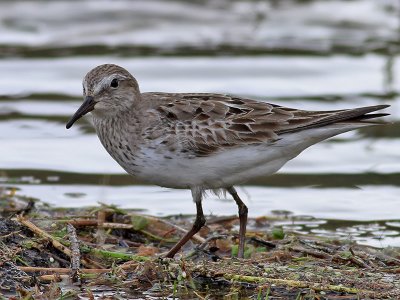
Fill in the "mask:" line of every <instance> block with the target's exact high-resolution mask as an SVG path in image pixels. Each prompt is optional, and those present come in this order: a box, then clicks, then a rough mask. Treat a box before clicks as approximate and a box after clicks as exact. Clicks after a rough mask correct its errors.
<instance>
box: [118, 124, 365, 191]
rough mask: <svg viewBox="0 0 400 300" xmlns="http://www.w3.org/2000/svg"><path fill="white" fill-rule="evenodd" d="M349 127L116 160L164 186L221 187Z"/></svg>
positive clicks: (267, 170)
mask: <svg viewBox="0 0 400 300" xmlns="http://www.w3.org/2000/svg"><path fill="white" fill-rule="evenodd" d="M357 127H359V126H357ZM352 129H355V126H354V125H348V126H345V125H343V124H340V125H332V126H330V127H327V126H326V127H323V128H316V129H310V130H305V131H301V132H296V133H293V134H285V135H282V136H281V139H280V140H278V141H276V142H274V143H272V144H262V145H256V146H241V147H236V148H227V149H225V150H222V151H220V152H219V153H216V154H212V155H210V156H206V157H194V158H188V157H187V156H185V155H183V154H182V153H170V152H167V153H166V152H163V151H160V149H159V148H156V149H150V148H144V147H142V148H141V151H139V154H137V156H136V159H135V161H136V163H137V164H138V165H139V166H133V167H127V166H126V164H125V166H124V165H123V164H121V163H120V162H119V163H120V164H121V166H122V167H124V168H125V170H126V171H127V172H128V173H130V174H132V175H135V176H137V177H138V178H140V179H142V180H144V181H147V182H150V183H153V184H156V185H160V186H164V187H170V188H190V187H202V188H205V189H216V188H224V187H229V186H233V185H235V184H238V183H243V182H245V181H247V180H249V179H252V178H255V177H259V176H265V175H271V174H273V173H275V172H277V171H278V170H279V169H280V168H281V167H282V166H283V165H284V164H285V163H286V162H288V161H289V160H291V159H292V158H294V157H296V156H297V155H299V154H300V153H301V152H302V151H303V150H304V149H306V148H308V147H309V146H311V145H313V144H315V143H317V142H319V141H322V140H324V139H326V138H329V137H331V136H334V135H337V134H339V133H343V132H346V131H349V130H352ZM116 160H117V161H118V159H116Z"/></svg>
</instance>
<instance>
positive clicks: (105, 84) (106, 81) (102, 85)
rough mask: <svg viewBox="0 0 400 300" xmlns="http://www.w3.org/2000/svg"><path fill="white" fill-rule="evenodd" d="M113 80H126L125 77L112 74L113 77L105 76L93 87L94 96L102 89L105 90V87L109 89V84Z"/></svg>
mask: <svg viewBox="0 0 400 300" xmlns="http://www.w3.org/2000/svg"><path fill="white" fill-rule="evenodd" d="M114 78H117V79H126V77H125V76H122V75H115V74H113V75H109V76H106V77H104V78H103V79H102V80H100V81H99V82H98V83H97V84H96V86H95V88H94V91H93V92H94V94H95V95H96V94H98V93H100V92H101V91H102V90H103V89H106V88H107V87H109V86H110V84H111V81H112V80H113V79H114Z"/></svg>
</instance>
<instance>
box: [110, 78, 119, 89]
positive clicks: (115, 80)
mask: <svg viewBox="0 0 400 300" xmlns="http://www.w3.org/2000/svg"><path fill="white" fill-rule="evenodd" d="M111 87H113V88H117V87H118V79H117V78H114V79H113V80H112V81H111Z"/></svg>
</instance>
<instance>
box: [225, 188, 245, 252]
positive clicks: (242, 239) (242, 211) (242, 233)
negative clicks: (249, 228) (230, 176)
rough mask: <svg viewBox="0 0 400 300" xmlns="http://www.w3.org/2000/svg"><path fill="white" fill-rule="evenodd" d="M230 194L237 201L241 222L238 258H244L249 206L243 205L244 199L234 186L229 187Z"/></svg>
mask: <svg viewBox="0 0 400 300" xmlns="http://www.w3.org/2000/svg"><path fill="white" fill-rule="evenodd" d="M226 190H227V191H228V192H229V194H231V195H232V197H233V199H234V200H235V202H236V204H237V206H238V209H239V222H240V228H239V251H238V257H239V258H243V257H244V243H245V238H246V225H247V212H248V209H247V206H246V204H244V203H243V201H242V199H240V198H239V195H238V194H237V192H236V190H235V188H234V187H233V186H231V187H229V188H227V189H226Z"/></svg>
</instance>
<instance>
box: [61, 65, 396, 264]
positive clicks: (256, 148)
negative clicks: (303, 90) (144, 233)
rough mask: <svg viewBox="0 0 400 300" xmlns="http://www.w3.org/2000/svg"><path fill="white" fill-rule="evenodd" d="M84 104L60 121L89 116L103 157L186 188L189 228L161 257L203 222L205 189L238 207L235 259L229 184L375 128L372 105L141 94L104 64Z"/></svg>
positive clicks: (86, 84) (90, 77)
mask: <svg viewBox="0 0 400 300" xmlns="http://www.w3.org/2000/svg"><path fill="white" fill-rule="evenodd" d="M83 96H84V102H83V104H82V105H81V106H80V107H79V108H78V110H77V111H76V113H75V114H74V115H73V117H72V118H71V120H70V121H69V122H68V123H67V126H66V127H67V128H70V127H71V126H72V125H73V124H74V122H75V121H77V120H78V119H79V118H81V117H82V116H83V115H85V114H87V113H89V112H91V114H92V116H93V124H94V127H95V129H96V133H97V135H98V137H99V139H100V141H101V143H102V144H103V146H104V148H105V149H106V150H107V151H108V153H109V154H110V155H111V156H112V157H113V158H114V159H115V160H116V161H117V162H118V163H119V164H120V165H121V166H122V168H124V169H125V170H126V172H128V173H129V174H131V175H134V176H137V177H138V178H140V179H142V180H145V181H147V182H150V183H153V184H156V185H159V186H163V187H169V188H179V189H190V190H191V192H192V197H193V200H194V202H195V204H196V209H197V214H196V219H195V222H194V224H193V227H192V228H191V230H189V231H188V232H187V234H186V235H185V236H184V237H183V238H182V239H181V240H180V241H179V242H178V243H177V244H176V245H175V246H174V247H173V248H172V249H171V250H170V251H169V252H168V254H167V257H173V256H174V255H175V254H176V253H177V252H178V251H179V250H180V248H181V247H182V246H183V245H184V244H185V243H186V242H187V241H188V240H189V239H190V238H191V237H192V236H193V235H194V234H196V233H197V232H198V231H199V230H200V229H201V228H202V227H203V226H204V224H205V222H206V220H205V218H204V215H203V209H202V204H201V201H202V198H203V195H204V192H205V191H207V190H212V191H215V192H218V191H221V190H222V191H227V192H228V193H229V194H230V195H232V197H233V199H234V201H235V202H236V204H237V205H238V209H239V220H240V227H239V251H238V257H240V258H243V254H244V245H245V234H246V223H247V211H248V210H247V206H246V205H245V204H244V203H243V201H242V200H241V199H240V197H239V196H238V194H237V192H236V190H235V188H234V185H236V184H239V183H243V182H245V181H246V180H249V179H251V178H254V177H258V176H262V175H270V174H273V173H275V172H277V171H278V170H279V169H280V168H281V167H282V166H283V165H284V164H285V163H286V162H288V161H289V160H291V159H292V158H294V157H296V156H297V155H299V154H300V153H301V152H302V151H303V150H304V149H306V148H308V147H309V146H311V145H313V144H315V143H318V142H320V141H322V140H325V139H327V138H329V137H332V136H335V135H337V134H340V133H343V132H346V131H350V130H354V129H357V128H360V127H364V126H370V125H374V124H377V123H376V122H372V121H371V119H374V118H378V117H382V116H386V115H387V114H385V113H375V114H371V112H374V111H378V110H381V109H384V108H386V107H388V106H389V105H376V106H368V107H359V108H354V109H342V110H334V111H306V110H299V109H293V108H287V107H283V106H279V105H276V104H271V103H266V102H260V101H256V100H252V99H245V98H240V97H234V96H228V95H222V94H211V93H158V92H157V93H141V92H140V90H139V86H138V83H137V81H136V79H135V78H134V77H133V76H132V75H131V74H130V73H129V72H128V71H127V70H125V69H124V68H122V67H120V66H117V65H113V64H105V65H100V66H98V67H96V68H94V69H92V70H91V71H90V72H89V73H88V74H87V75H86V76H85V78H84V80H83Z"/></svg>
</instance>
